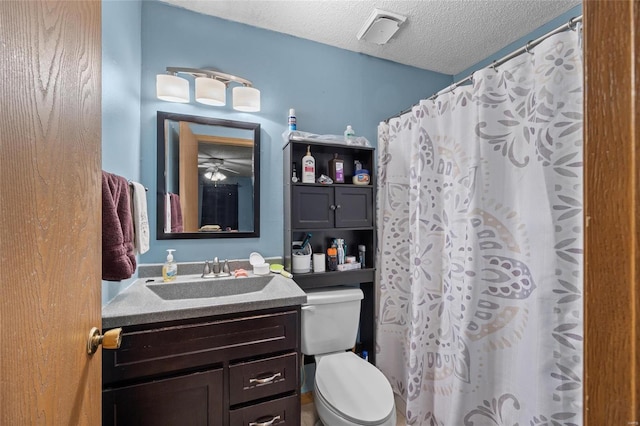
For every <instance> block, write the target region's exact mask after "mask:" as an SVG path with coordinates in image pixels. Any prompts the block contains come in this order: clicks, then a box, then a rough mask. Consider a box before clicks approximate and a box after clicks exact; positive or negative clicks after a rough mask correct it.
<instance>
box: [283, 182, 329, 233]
mask: <svg viewBox="0 0 640 426" xmlns="http://www.w3.org/2000/svg"><path fill="white" fill-rule="evenodd" d="M291 210H292V212H291V213H292V215H291V216H292V218H291V219H292V220H291V222H292V223H291V226H292V227H293V228H303V229H318V228H333V226H334V210H335V205H334V195H333V187H326V188H325V187H321V186H302V185H297V186H294V187H293V199H292V200H291Z"/></svg>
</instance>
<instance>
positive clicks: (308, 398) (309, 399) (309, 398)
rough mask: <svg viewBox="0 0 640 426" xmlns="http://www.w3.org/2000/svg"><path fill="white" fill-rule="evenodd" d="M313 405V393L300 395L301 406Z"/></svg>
mask: <svg viewBox="0 0 640 426" xmlns="http://www.w3.org/2000/svg"><path fill="white" fill-rule="evenodd" d="M311 403H313V392H311V391H309V392H305V393H303V394H302V395H300V405H305V404H311Z"/></svg>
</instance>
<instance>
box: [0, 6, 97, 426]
mask: <svg viewBox="0 0 640 426" xmlns="http://www.w3.org/2000/svg"><path fill="white" fill-rule="evenodd" d="M100 13H101V10H100V2H99V1H62V0H57V1H56V0H47V1H44V0H30V1H0V40H1V43H0V79H1V80H0V102H1V103H2V104H1V107H0V229H1V230H2V231H1V234H0V341H1V342H2V349H0V424H2V425H36V424H37V425H95V424H98V423H99V422H100V409H101V403H100V386H101V378H100V374H101V373H100V364H101V356H100V352H98V353H97V354H96V355H94V356H93V357H90V356H88V355H87V353H86V342H87V337H88V334H89V330H90V328H91V327H93V326H96V327H100V325H101V314H100V309H101V306H100V305H101V300H100V293H101V282H100V273H101V272H100V271H101V268H100V265H101V260H100V256H101V251H100V250H101V217H100V212H101V198H100V197H101V195H100V194H101V174H100V161H101V158H100V157H101V154H100V153H101V147H100V138H101V135H100V131H101V129H100V123H101V117H100V114H101V106H100V103H101V99H100V87H101V78H100V76H101V18H100Z"/></svg>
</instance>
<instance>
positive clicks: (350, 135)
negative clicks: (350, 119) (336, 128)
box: [344, 124, 356, 145]
mask: <svg viewBox="0 0 640 426" xmlns="http://www.w3.org/2000/svg"><path fill="white" fill-rule="evenodd" d="M355 137H356V132H354V130H353V127H351V124H349V125H348V126H347V130H345V131H344V141H345V142H346V143H347V145H352V144H353V139H354V138H355Z"/></svg>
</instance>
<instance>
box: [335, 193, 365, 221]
mask: <svg viewBox="0 0 640 426" xmlns="http://www.w3.org/2000/svg"><path fill="white" fill-rule="evenodd" d="M372 197H373V190H372V189H371V187H366V188H357V187H346V188H340V187H336V188H335V207H336V210H335V211H336V215H335V224H336V228H365V227H370V226H373V200H372Z"/></svg>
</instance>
